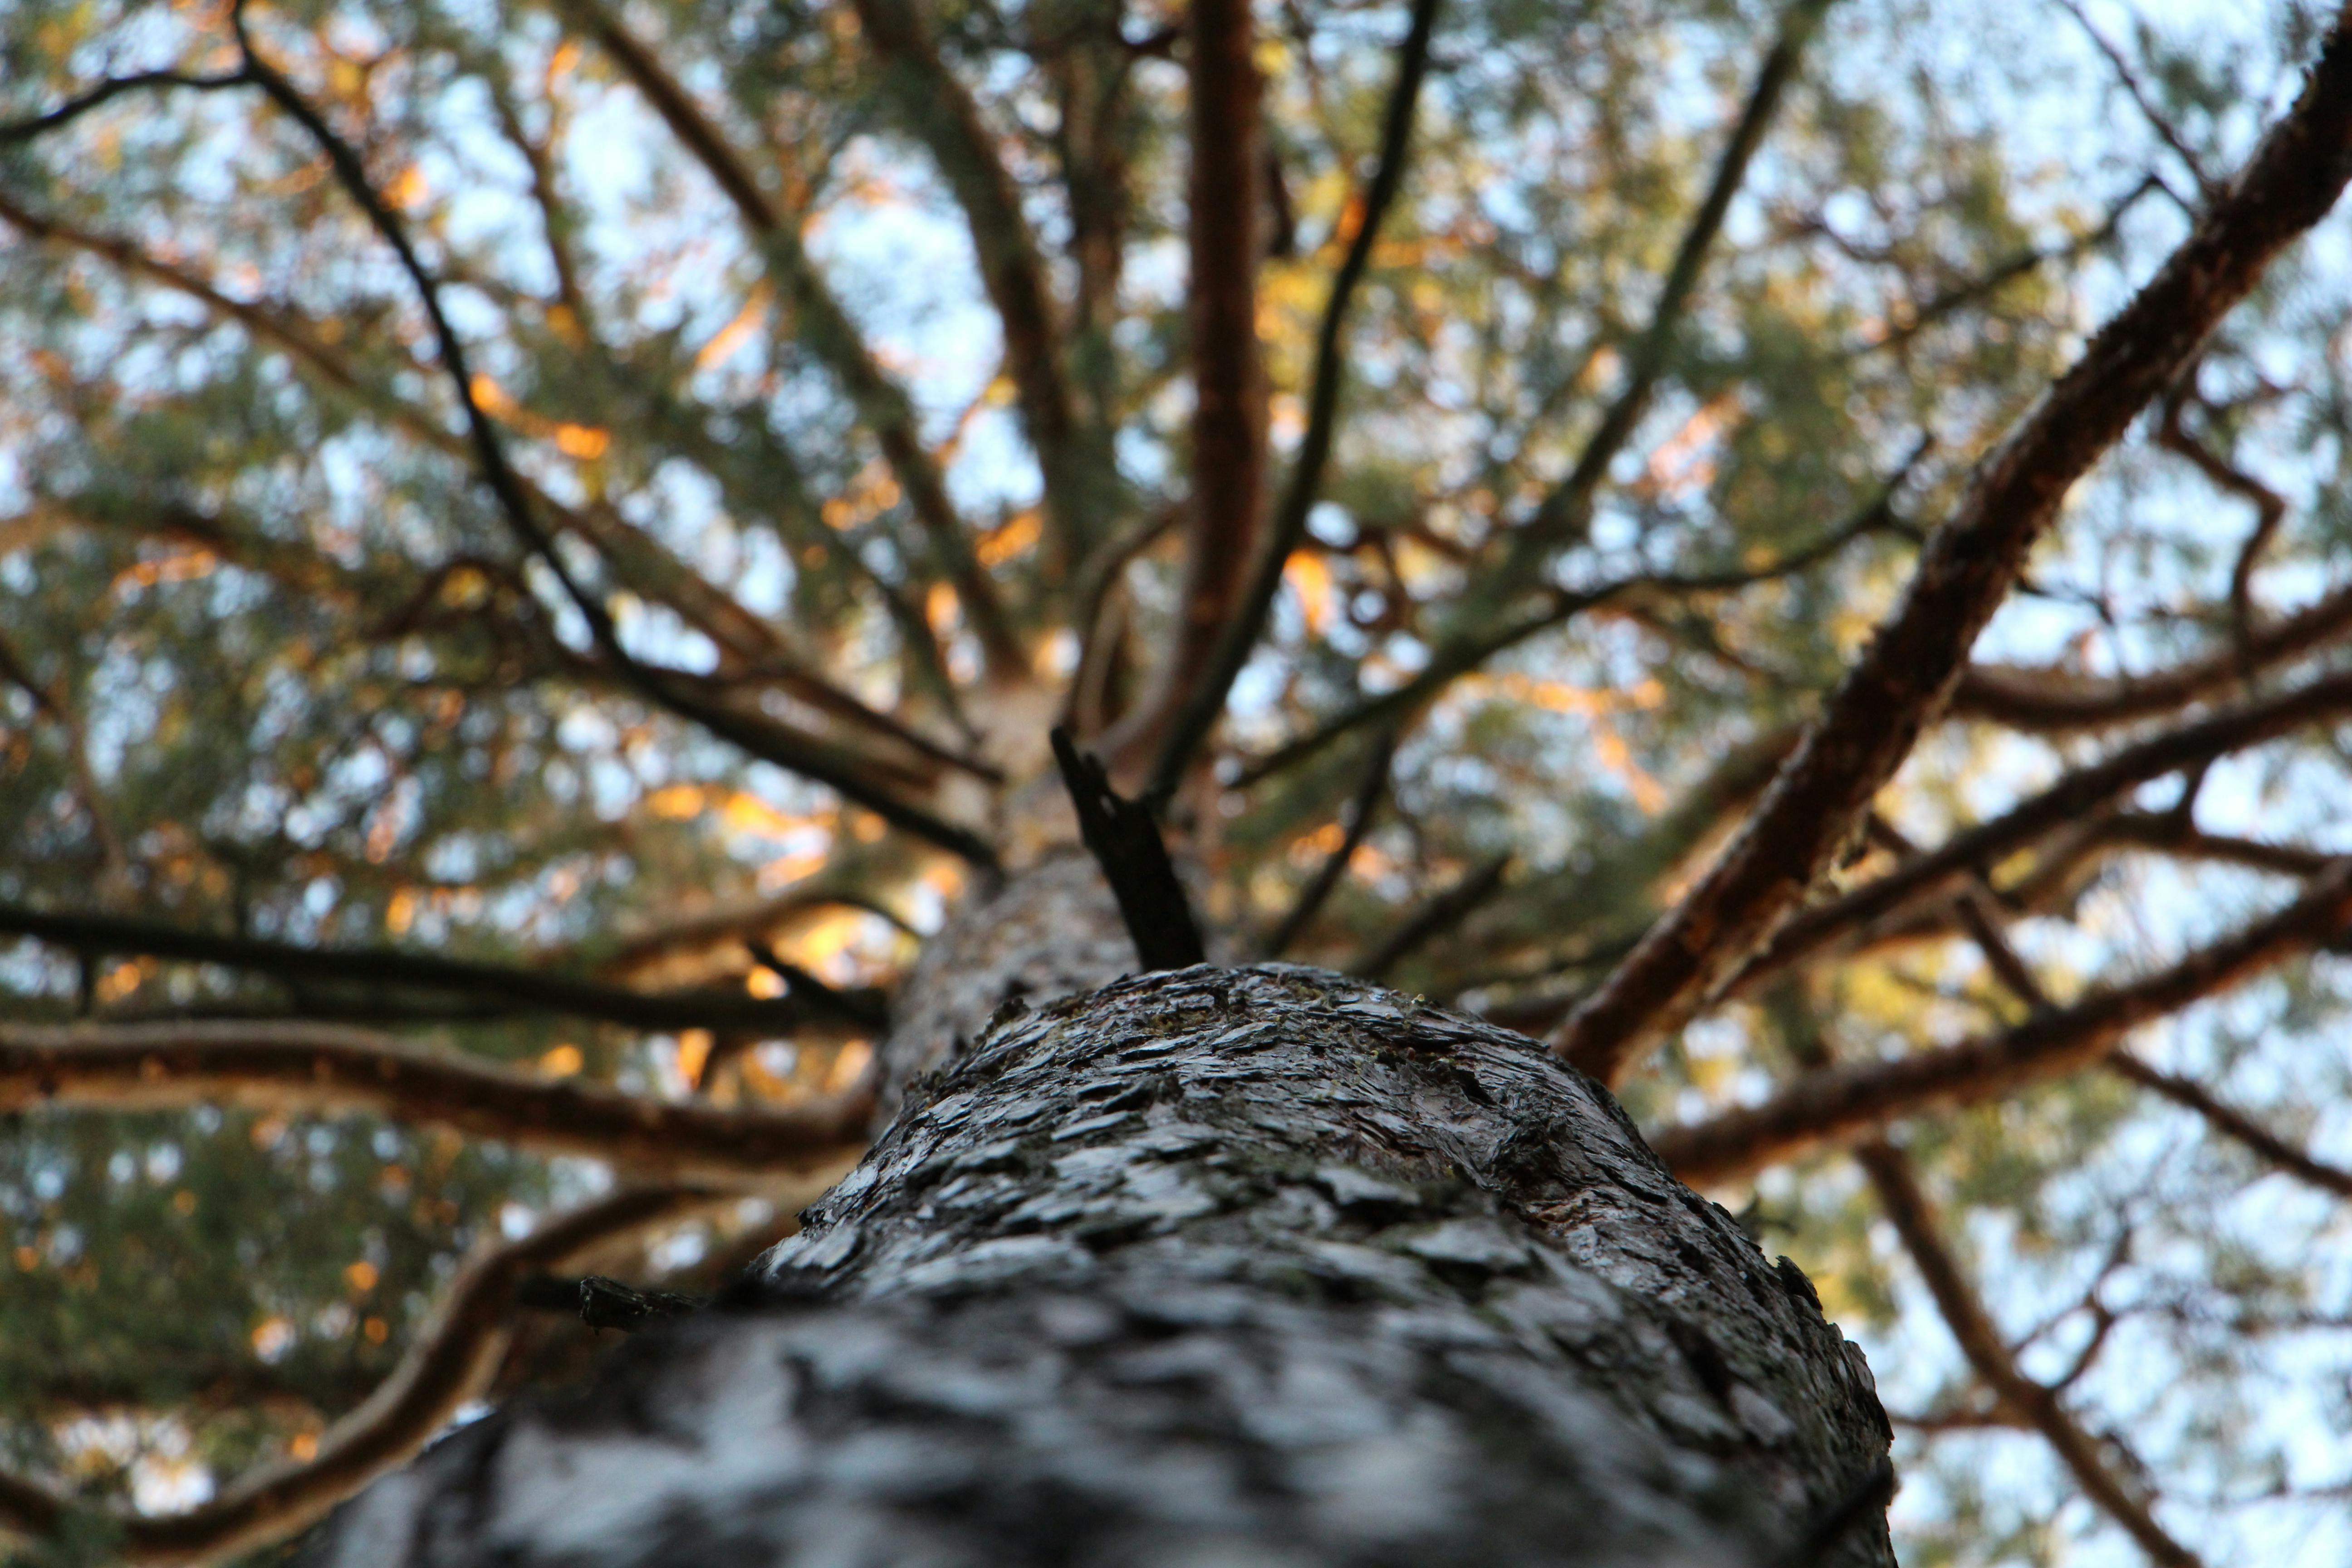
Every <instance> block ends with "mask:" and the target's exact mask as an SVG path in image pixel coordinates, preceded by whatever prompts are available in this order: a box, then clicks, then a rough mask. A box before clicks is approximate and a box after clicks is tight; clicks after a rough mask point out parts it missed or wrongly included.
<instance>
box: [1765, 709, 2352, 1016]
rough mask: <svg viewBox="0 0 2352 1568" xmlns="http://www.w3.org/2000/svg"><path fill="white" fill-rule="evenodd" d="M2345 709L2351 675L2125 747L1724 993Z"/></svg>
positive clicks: (1774, 943)
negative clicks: (2132, 800) (2161, 788)
mask: <svg viewBox="0 0 2352 1568" xmlns="http://www.w3.org/2000/svg"><path fill="white" fill-rule="evenodd" d="M2347 712H2352V672H2347V673H2345V674H2341V675H2330V676H2325V677H2322V678H2321V679H2317V680H2314V681H2312V682H2310V683H2309V684H2307V685H2305V686H2300V687H2296V688H2294V689H2292V690H2289V691H2283V692H2280V693H2278V694H2277V695H2276V696H2273V697H2268V698H2264V699H2263V700H2260V701H2257V702H2249V703H2246V704H2244V705H2243V706H2242V707H2238V708H2233V709H2225V710H2221V712H2218V713H2214V714H2211V715H2210V716H2208V717H2207V718H2204V719H2201V720H2199V721H2197V722H2195V723H2193V724H2185V725H2183V726H2181V727H2180V728H2179V729H2178V730H2169V731H2165V732H2164V733H2162V734H2160V735H2155V736H2152V737H2150V738H2149V739H2147V740H2146V741H2142V742H2139V743H2138V744H2137V745H2133V746H2127V747H2126V748H2125V749H2124V750H2122V751H2120V752H2116V754H2115V755H2114V756H2112V757H2109V758H2108V759H2107V760H2106V761H2105V762H2103V763H2094V764H2092V765H2091V766H2089V767H2085V768H2079V769H2077V770H2075V771H2074V773H2068V774H2067V775H2066V776H2065V777H2063V778H2062V779H2060V780H2059V781H2058V782H2057V783H2056V784H2052V785H2051V786H2050V787H2049V788H2048V789H2045V790H2043V791H2042V793H2041V794H2040V795H2034V796H2032V797H2031V798H2030V799H2028V800H2025V801H2023V802H2021V803H2020V804H2019V805H2015V806H2012V807H2011V809H2010V810H2009V811H2008V812H2007V813H2006V814H2004V815H2002V816H1998V817H1995V818H1994V819H1993V820H1992V821H1990V822H1987V823H1981V824H1979V825H1978V826H1975V827H1971V828H1968V829H1966V830H1965V831H1963V832H1959V833H1956V834H1954V835H1953V836H1952V837H1950V838H1948V839H1947V840H1945V841H1944V842H1943V843H1942V844H1941V845H1939V846H1937V847H1936V848H1934V849H1931V850H1929V851H1927V853H1926V854H1923V855H1921V856H1920V857H1919V858H1917V859H1916V860H1911V861H1907V862H1906V863H1905V864H1903V865H1900V866H1898V867H1896V868H1895V869H1893V870H1891V871H1889V872H1887V873H1886V874H1885V876H1882V877H1879V878H1878V879H1875V880H1874V881H1870V882H1865V883H1864V884H1863V885H1862V886H1861V887H1859V888H1856V889H1853V891H1851V892H1848V893H1844V894H1842V895H1840V896H1839V897H1837V898H1834V899H1831V900H1826V901H1825V902H1822V903H1821V904H1817V905H1815V906H1814V907H1812V908H1811V909H1809V910H1803V911H1801V913H1798V914H1795V915H1792V916H1790V918H1789V919H1788V921H1787V922H1786V923H1785V924H1783V925H1782V926H1781V927H1780V930H1779V931H1775V932H1774V933H1773V935H1772V938H1771V940H1770V942H1768V943H1767V944H1766V945H1765V947H1764V948H1763V950H1762V951H1761V952H1757V953H1756V954H1755V955H1754V956H1753V957H1752V958H1750V959H1749V960H1748V963H1747V964H1746V965H1745V966H1744V967H1742V968H1741V969H1740V970H1739V971H1738V973H1737V974H1736V975H1735V976H1734V977H1733V978H1732V979H1731V981H1730V982H1729V983H1728V984H1727V985H1726V986H1725V992H1726V994H1737V993H1740V992H1744V991H1747V990H1748V989H1749V988H1750V987H1752V986H1753V985H1754V984H1756V982H1757V981H1758V980H1759V979H1761V978H1762V977H1763V976H1765V975H1768V974H1774V973H1780V972H1782V971H1784V970H1786V969H1788V968H1789V967H1790V965H1792V964H1795V963H1801V962H1802V961H1803V960H1804V959H1805V958H1807V957H1809V956H1810V955H1811V954H1812V953H1814V952H1818V951H1820V950H1821V949H1822V947H1823V946H1824V945H1826V944H1827V943H1829V942H1832V941H1833V940H1835V939H1836V938H1837V937H1839V936H1841V935H1843V933H1845V932H1848V931H1853V930H1855V929H1856V928H1857V927H1859V926H1861V925H1863V924H1864V923H1866V922H1868V921H1874V920H1876V919H1878V918H1879V917H1881V916H1883V915H1886V914H1889V913H1891V912H1893V911H1894V910H1895V909H1897V908H1898V907H1900V906H1901V905H1903V904H1904V903H1906V902H1908V901H1909V900H1913V899H1915V898H1917V897H1920V896H1922V895H1923V894H1926V893H1927V892H1928V891H1930V890H1931V889H1934V888H1935V887H1937V885H1938V884H1940V883H1942V882H1944V881H1946V880H1948V879H1950V878H1953V877H1956V876H1959V875H1962V874H1964V873H1966V872H1968V871H1969V870H1970V869H1971V868H1990V867H1991V866H1993V865H1994V864H1995V863H1997V862H1998V861H2000V859H2001V858H2003V857H2005V856H2007V855H2010V854H2011V853H2013V852H2015V851H2016V850H2018V849H2021V848H2023V847H2025V846H2026V845H2028V844H2031V843H2032V842H2033V841H2034V840H2035V839H2037V838H2039V837H2042V835H2043V834H2045V833H2049V832H2052V831H2053V830H2055V829H2058V828H2060V827H2063V826H2067V825H2068V824H2069V823H2074V822H2079V821H2081V820H2083V819H2084V817H2086V816H2089V815H2090V814H2091V813H2093V812H2095V811H2096V810H2097V809H2098V808H2099V807H2101V806H2103V805H2106V804H2107V803H2108V802H2110V801H2113V800H2115V799H2116V797H2118V796H2119V795H2122V794H2123V793H2124V792H2125V791H2126V790H2129V789H2131V788H2133V787H2135V786H2137V785H2138V784H2145V783H2147V781H2148V780H2150V779H2156V778H2161V777H2163V776H2164V775H2165V774H2166V773H2172V772H2174V771H2176V770H2178V769H2180V768H2185V767H2192V766H2194V765H2196V764H2197V763H2200V762H2204V761H2206V760H2208V759H2210V758H2212V757H2217V756H2221V755H2224V754H2226V753H2228V752H2234V751H2239V750H2242V749H2243V748H2245V747H2247V746H2252V745H2259V744H2260V743H2262V742H2264V741H2269V740H2273V739H2276V738H2277V737H2278V736H2280V735H2284V734H2286V733H2289V732H2291V731H2294V730H2296V729H2299V728H2301V727H2302V726H2303V725H2305V724H2309V723H2313V722H2315V721H2323V720H2328V719H2334V718H2337V717H2340V716H2342V715H2343V714H2345V713H2347ZM2177 832H2178V830H2176V834H2177Z"/></svg>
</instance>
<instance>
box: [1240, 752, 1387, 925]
mask: <svg viewBox="0 0 2352 1568" xmlns="http://www.w3.org/2000/svg"><path fill="white" fill-rule="evenodd" d="M1395 758H1396V737H1395V736H1393V735H1382V736H1381V738H1380V739H1379V740H1377V741H1375V742H1372V751H1371V755H1370V758H1369V759H1368V760H1367V761H1366V762H1365V763H1364V774H1363V777H1362V779H1361V780H1360V781H1359V782H1358V784H1357V785H1356V793H1355V795H1353V796H1351V797H1350V798H1349V802H1348V809H1347V813H1346V817H1345V822H1346V826H1345V827H1344V828H1343V830H1342V831H1341V833H1340V836H1339V847H1337V848H1335V849H1333V850H1332V851H1331V853H1330V854H1329V855H1328V856H1326V857H1325V858H1324V860H1323V864H1322V865H1321V866H1319V867H1318V868H1316V872H1315V875H1314V876H1313V877H1312V878H1310V879H1308V880H1307V885H1306V886H1305V887H1303V888H1301V889H1298V897H1297V900H1296V901H1295V902H1293V903H1292V904H1291V906H1290V912H1289V913H1288V914H1286V915H1284V916H1283V917H1282V923H1281V924H1279V925H1277V926H1276V927H1275V928H1274V933H1273V934H1272V935H1271V936H1269V937H1267V938H1266V939H1265V956H1266V957H1268V958H1280V957H1281V956H1282V955H1283V953H1284V952H1287V951H1288V950H1289V947H1290V944H1291V943H1292V942H1297V940H1298V936H1299V933H1300V932H1301V931H1305V930H1306V929H1307V922H1308V921H1311V920H1313V919H1314V918H1315V912H1316V911H1317V910H1320V909H1321V908H1322V907H1323V900H1326V899H1328V898H1329V897H1330V896H1331V890H1332V889H1334V888H1337V887H1338V886H1339V879H1340V878H1342V877H1344V876H1346V875H1347V874H1348V865H1349V862H1350V861H1352V860H1353V859H1355V858H1356V851H1357V850H1358V849H1360V848H1361V847H1363V843H1364V839H1365V837H1367V836H1368V835H1370V832H1371V831H1372V819H1373V818H1374V817H1375V816H1378V815H1379V813H1380V808H1381V796H1382V795H1385V794H1387V793H1388V787H1389V765H1390V763H1392V762H1393V761H1394V760H1395Z"/></svg>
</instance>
